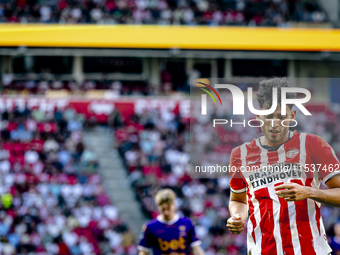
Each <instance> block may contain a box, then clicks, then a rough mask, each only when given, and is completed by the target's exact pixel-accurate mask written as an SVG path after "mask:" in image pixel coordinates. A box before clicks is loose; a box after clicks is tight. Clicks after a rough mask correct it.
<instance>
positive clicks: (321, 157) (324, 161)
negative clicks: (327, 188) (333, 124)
mask: <svg viewBox="0 0 340 255" xmlns="http://www.w3.org/2000/svg"><path fill="white" fill-rule="evenodd" d="M307 139H308V138H307ZM307 142H311V144H312V151H313V159H314V164H321V166H320V168H319V171H318V172H319V176H320V178H321V179H322V180H323V181H324V182H327V181H328V180H329V179H331V178H332V177H334V176H335V175H338V174H340V163H339V160H338V158H337V157H336V154H335V152H334V150H333V148H332V147H331V146H330V145H329V144H328V143H327V142H326V141H325V140H324V139H323V138H321V137H320V136H317V135H309V139H308V140H307Z"/></svg>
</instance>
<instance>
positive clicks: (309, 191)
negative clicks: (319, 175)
mask: <svg viewBox="0 0 340 255" xmlns="http://www.w3.org/2000/svg"><path fill="white" fill-rule="evenodd" d="M326 185H327V187H328V189H326V190H320V189H316V188H312V187H308V186H302V185H299V184H296V183H285V184H282V185H280V186H277V187H276V188H275V190H276V194H277V195H278V196H279V197H281V198H284V199H286V200H287V201H299V200H303V199H306V198H310V199H313V200H315V201H317V202H320V203H322V204H325V205H329V206H334V207H340V178H337V177H333V178H331V179H330V180H328V181H327V182H326Z"/></svg>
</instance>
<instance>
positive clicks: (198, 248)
mask: <svg viewBox="0 0 340 255" xmlns="http://www.w3.org/2000/svg"><path fill="white" fill-rule="evenodd" d="M191 249H192V253H193V254H194V255H204V254H205V253H204V251H203V249H202V248H201V246H199V245H196V246H194V247H192V248H191Z"/></svg>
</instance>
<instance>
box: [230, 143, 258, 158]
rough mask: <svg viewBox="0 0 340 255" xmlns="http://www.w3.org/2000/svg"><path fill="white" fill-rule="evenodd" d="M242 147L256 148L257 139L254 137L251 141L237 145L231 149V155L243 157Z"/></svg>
mask: <svg viewBox="0 0 340 255" xmlns="http://www.w3.org/2000/svg"><path fill="white" fill-rule="evenodd" d="M242 147H243V148H247V150H248V149H252V148H256V147H257V145H256V139H253V140H252V141H251V142H245V143H243V144H241V145H239V146H236V147H235V148H234V149H232V151H231V155H232V156H233V157H238V158H239V157H241V150H242Z"/></svg>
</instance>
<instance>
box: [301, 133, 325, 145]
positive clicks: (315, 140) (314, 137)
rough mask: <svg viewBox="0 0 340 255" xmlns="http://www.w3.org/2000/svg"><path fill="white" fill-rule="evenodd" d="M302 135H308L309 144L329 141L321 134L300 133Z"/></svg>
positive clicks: (320, 143)
mask: <svg viewBox="0 0 340 255" xmlns="http://www.w3.org/2000/svg"><path fill="white" fill-rule="evenodd" d="M300 135H301V136H305V137H306V144H307V145H314V146H317V145H325V144H327V142H326V141H325V139H323V138H322V137H321V136H318V135H315V134H308V133H300Z"/></svg>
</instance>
